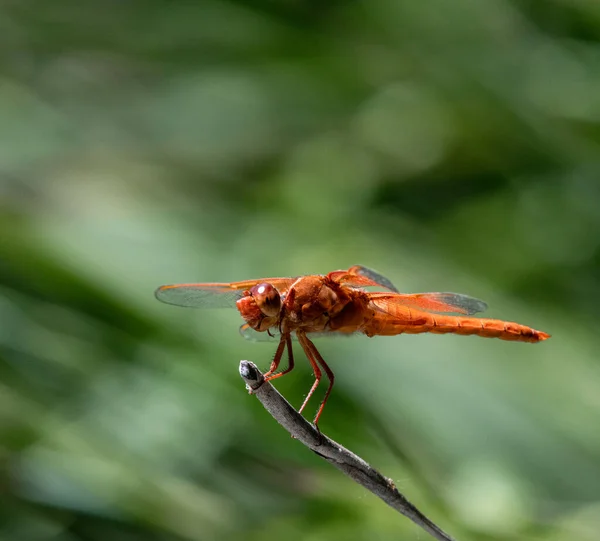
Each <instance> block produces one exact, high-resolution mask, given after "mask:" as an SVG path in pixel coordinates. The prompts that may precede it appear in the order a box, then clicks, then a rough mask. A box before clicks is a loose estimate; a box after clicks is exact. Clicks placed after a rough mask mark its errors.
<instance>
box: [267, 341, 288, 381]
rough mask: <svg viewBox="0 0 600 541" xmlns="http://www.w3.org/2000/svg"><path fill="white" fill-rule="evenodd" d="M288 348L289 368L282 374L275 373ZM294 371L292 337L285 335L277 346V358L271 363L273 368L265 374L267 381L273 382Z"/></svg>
mask: <svg viewBox="0 0 600 541" xmlns="http://www.w3.org/2000/svg"><path fill="white" fill-rule="evenodd" d="M285 346H287V350H288V366H287V368H286V369H285V370H282V371H281V372H277V373H275V374H274V373H273V372H275V370H277V368H278V367H279V363H280V362H281V357H282V356H283V350H284V348H285ZM293 369H294V352H293V350H292V336H291V335H290V333H287V334H285V335H281V340H280V341H279V346H277V351H276V352H275V357H274V358H273V362H272V363H271V368H270V369H269V371H268V372H267V373H266V374H265V381H271V380H272V379H277V378H280V377H281V376H284V375H285V374H287V373H288V372H291V371H292V370H293Z"/></svg>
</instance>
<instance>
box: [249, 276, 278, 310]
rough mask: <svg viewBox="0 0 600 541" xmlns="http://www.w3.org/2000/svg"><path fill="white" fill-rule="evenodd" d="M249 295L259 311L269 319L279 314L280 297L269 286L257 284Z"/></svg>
mask: <svg viewBox="0 0 600 541" xmlns="http://www.w3.org/2000/svg"><path fill="white" fill-rule="evenodd" d="M250 295H252V298H253V299H254V300H255V301H256V304H257V305H258V307H259V308H260V311H261V312H262V313H263V314H265V315H266V316H269V317H274V316H277V315H278V314H279V310H280V309H281V297H280V295H279V291H277V290H276V289H275V288H274V287H273V286H272V285H271V284H266V283H265V284H257V285H255V286H254V287H253V288H252V289H251V290H250Z"/></svg>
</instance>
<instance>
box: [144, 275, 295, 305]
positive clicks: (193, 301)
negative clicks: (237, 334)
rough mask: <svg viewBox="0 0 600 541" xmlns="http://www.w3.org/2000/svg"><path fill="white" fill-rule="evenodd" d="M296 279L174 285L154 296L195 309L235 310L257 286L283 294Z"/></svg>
mask: <svg viewBox="0 0 600 541" xmlns="http://www.w3.org/2000/svg"><path fill="white" fill-rule="evenodd" d="M295 280H296V278H260V279H258V280H245V281H243V282H231V283H204V284H174V285H167V286H161V287H159V288H158V289H157V290H156V292H155V293H154V295H155V296H156V298H157V299H158V300H159V301H161V302H164V303H167V304H174V305H175V306H186V307H194V308H235V302H236V301H237V300H238V299H240V298H241V297H242V296H243V294H244V291H246V290H248V289H250V288H252V287H253V286H255V285H256V284H261V283H269V284H271V285H273V286H274V287H275V288H276V289H277V290H278V291H279V293H281V294H285V292H286V291H287V290H288V289H289V288H290V286H291V285H292V284H293V283H294V282H295Z"/></svg>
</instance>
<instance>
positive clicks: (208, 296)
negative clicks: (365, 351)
mask: <svg viewBox="0 0 600 541" xmlns="http://www.w3.org/2000/svg"><path fill="white" fill-rule="evenodd" d="M372 288H375V289H376V290H375V291H373V290H372ZM155 295H156V298H157V299H158V300H159V301H162V302H164V303H167V304H172V305H176V306H184V307H197V308H225V307H231V308H237V310H238V311H239V313H240V315H241V316H242V318H243V320H244V321H245V323H244V324H243V325H242V326H241V327H240V332H241V334H242V336H244V337H245V338H248V339H254V340H256V339H260V337H261V336H265V337H267V338H268V339H269V338H270V339H277V340H278V342H279V343H278V346H277V349H276V351H275V355H274V357H273V361H272V362H271V366H270V368H269V371H268V372H267V373H266V374H265V375H264V378H265V380H266V381H271V380H274V379H277V378H280V377H282V376H284V375H286V374H288V373H289V372H291V371H292V370H293V368H294V353H293V349H292V337H293V336H295V338H296V339H297V340H298V342H299V343H300V345H301V346H302V349H303V350H304V353H305V354H306V357H307V359H308V361H309V363H310V365H311V367H312V370H313V373H314V377H315V381H314V383H313V385H312V387H311V388H310V390H309V392H308V394H307V395H306V398H305V400H304V402H303V404H302V406H301V407H300V410H299V412H300V413H302V411H303V410H304V408H305V407H306V405H307V403H308V401H309V400H310V398H311V396H312V395H313V393H314V392H315V390H316V389H317V387H318V385H319V383H320V381H321V379H322V374H323V372H324V373H325V374H326V376H327V379H328V381H329V384H328V387H327V390H326V391H325V395H324V398H323V400H322V401H321V404H320V406H319V408H318V410H317V414H316V416H315V418H314V421H313V423H314V425H315V427H317V428H318V422H319V419H320V417H321V414H322V413H323V409H324V408H325V404H326V403H327V399H328V398H329V395H330V394H331V390H332V388H333V384H334V379H335V378H334V373H333V371H332V370H331V368H330V367H329V365H328V364H327V363H326V362H325V360H324V359H323V357H322V356H321V354H320V353H319V351H318V350H317V348H316V346H315V345H314V343H313V342H312V340H311V338H314V337H315V336H323V335H351V334H357V333H358V334H365V335H367V336H368V337H373V336H393V335H398V334H403V333H406V334H417V333H435V334H446V333H453V334H459V335H476V336H482V337H485V338H500V339H501V340H511V341H516V342H530V343H536V342H541V341H543V340H546V339H548V338H550V335H549V334H547V333H545V332H542V331H537V330H535V329H532V328H531V327H528V326H526V325H521V324H519V323H513V322H510V321H503V320H499V319H484V318H480V317H472V316H473V314H476V313H480V312H483V311H484V310H486V309H487V304H486V303H485V302H483V301H480V300H478V299H475V298H473V297H469V296H468V295H462V294H459V293H440V292H436V293H415V294H406V293H401V292H400V291H398V289H396V287H395V286H394V285H393V284H392V282H391V281H390V280H389V279H387V278H386V277H385V276H382V275H381V274H379V273H377V272H376V271H374V270H371V269H369V268H367V267H363V266H361V265H354V266H352V267H350V268H349V269H347V270H336V271H333V272H330V273H328V274H325V275H320V274H313V275H305V276H296V277H288V278H259V279H255V280H244V281H240V282H230V283H219V282H213V283H190V284H174V285H164V286H161V287H159V288H158V289H157V290H156V292H155ZM286 350H287V360H288V363H287V367H286V368H285V369H283V370H279V366H280V364H281V360H282V358H283V355H284V353H285V351H286Z"/></svg>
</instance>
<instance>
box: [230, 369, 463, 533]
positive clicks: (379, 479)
mask: <svg viewBox="0 0 600 541" xmlns="http://www.w3.org/2000/svg"><path fill="white" fill-rule="evenodd" d="M240 375H241V376H242V379H243V380H244V381H245V383H246V387H247V389H248V391H249V392H250V393H251V394H255V395H256V397H257V398H258V399H259V400H260V402H261V404H262V405H263V406H264V407H265V409H266V410H267V411H268V412H269V413H270V414H271V415H272V416H273V418H274V419H275V420H276V421H277V422H278V423H279V424H280V425H281V426H283V428H285V429H286V430H287V431H288V432H289V433H290V434H291V435H292V436H293V437H294V438H295V439H297V440H298V441H299V442H301V443H303V444H304V445H306V447H308V448H309V449H310V450H311V451H313V452H314V453H316V454H317V455H319V456H320V457H321V458H323V459H325V460H327V462H329V463H330V464H331V465H333V466H335V467H336V468H337V469H338V470H340V471H342V472H343V473H345V474H346V475H347V476H348V477H350V478H351V479H353V480H354V481H356V482H357V483H359V484H360V485H362V486H363V487H365V488H366V489H367V490H370V491H371V492H372V493H373V494H375V495H376V496H378V497H379V498H381V499H382V500H383V501H384V502H385V503H387V504H388V505H389V506H390V507H392V508H393V509H395V510H396V511H398V512H399V513H401V514H403V515H404V516H405V517H408V518H409V519H410V520H412V521H413V522H414V523H415V524H417V525H418V526H420V527H421V528H423V529H424V530H425V531H426V532H427V533H429V534H430V535H431V536H432V537H434V538H435V539H437V540H438V541H455V540H454V538H453V537H451V536H450V535H448V534H447V533H445V532H444V531H443V530H442V529H441V528H439V527H438V526H437V525H436V524H434V523H433V522H432V521H431V520H429V519H428V518H427V517H426V516H425V515H424V514H423V513H421V511H419V510H418V509H417V508H416V507H415V506H414V505H413V504H412V503H410V502H409V501H408V500H407V499H406V498H405V497H404V496H403V495H402V494H401V493H400V492H398V489H397V488H396V486H395V485H394V483H393V482H392V480H391V479H388V478H387V477H384V476H383V475H381V474H380V473H379V472H378V471H377V470H375V469H374V468H373V467H371V466H370V465H369V464H367V462H365V461H364V460H363V459H362V458H360V457H359V456H357V455H355V454H354V453H353V452H351V451H349V450H348V449H346V448H345V447H342V446H341V445H340V444H339V443H336V442H335V441H333V440H332V439H330V438H328V437H327V436H325V435H324V434H322V433H321V432H319V431H318V430H316V429H315V427H314V426H313V425H312V424H310V423H309V422H308V421H307V420H306V419H305V418H304V417H302V415H300V414H299V413H298V412H297V411H296V410H295V409H294V408H293V407H292V406H291V405H290V403H289V402H288V401H287V400H286V399H285V398H283V396H282V395H281V394H279V392H278V391H277V389H275V387H273V386H272V385H271V384H270V383H269V382H266V381H265V379H264V377H263V375H262V373H261V372H260V370H258V368H257V367H256V365H255V364H254V363H252V362H250V361H241V362H240Z"/></svg>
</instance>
